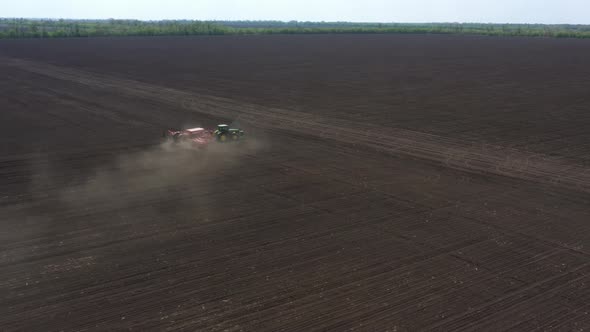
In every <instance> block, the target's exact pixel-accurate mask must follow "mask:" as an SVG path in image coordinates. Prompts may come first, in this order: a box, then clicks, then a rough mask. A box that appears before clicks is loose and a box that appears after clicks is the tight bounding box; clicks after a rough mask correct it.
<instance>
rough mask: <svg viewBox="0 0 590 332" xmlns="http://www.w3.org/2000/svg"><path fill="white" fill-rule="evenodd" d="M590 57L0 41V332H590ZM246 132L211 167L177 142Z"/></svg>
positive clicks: (582, 46) (263, 41)
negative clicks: (178, 135)
mask: <svg viewBox="0 0 590 332" xmlns="http://www.w3.org/2000/svg"><path fill="white" fill-rule="evenodd" d="M588 59H590V42H589V41H585V40H569V39H543V38H538V39H530V38H497V37H475V36H442V35H441V36H428V35H374V36H373V35H333V36H332V35H317V36H311V35H310V36H235V37H187V38H172V37H166V38H165V37H162V38H155V37H154V38H91V39H64V40H12V41H7V40H5V41H0V73H1V75H2V80H0V130H1V132H2V140H0V152H1V154H0V330H2V331H50V330H51V331H53V330H56V331H59V330H65V331H105V330H128V329H131V330H137V331H144V330H166V331H167V330H185V331H351V330H356V331H405V330H410V331H418V330H435V331H462V330H465V331H473V330H477V331H483V330H489V331H500V330H520V331H530V330H555V331H582V330H586V329H590V314H589V312H590V286H589V285H590V251H589V250H588V248H589V246H590V168H589V167H590V165H589V163H590V131H588V128H590V111H589V110H590V97H589V94H588V91H590V63H589V62H588ZM218 123H230V124H232V125H233V126H239V127H241V128H244V129H245V130H246V132H247V135H248V137H247V139H246V140H244V141H242V142H239V143H236V144H220V143H219V144H212V145H211V146H209V148H208V149H206V150H202V151H197V150H193V149H189V148H186V147H184V146H176V145H173V144H170V143H165V142H164V143H163V142H162V141H161V138H160V136H161V133H162V130H164V129H167V128H179V127H196V126H205V127H214V126H215V125H216V124H218Z"/></svg>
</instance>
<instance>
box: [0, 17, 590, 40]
mask: <svg viewBox="0 0 590 332" xmlns="http://www.w3.org/2000/svg"><path fill="white" fill-rule="evenodd" d="M326 33H332V34H344V33H356V34H376V33H417V34H418V33H419V34H424V33H430V34H473V35H488V36H529V37H568V38H590V25H567V24H562V25H543V24H481V23H352V22H299V21H289V22H281V21H211V22H208V21H194V20H164V21H139V20H114V19H109V20H63V19H61V20H50V19H23V18H4V19H0V38H63V37H98V36H179V35H180V36H189V35H242V34H326Z"/></svg>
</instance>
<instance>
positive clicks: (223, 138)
mask: <svg viewBox="0 0 590 332" xmlns="http://www.w3.org/2000/svg"><path fill="white" fill-rule="evenodd" d="M219 141H220V142H226V141H227V135H226V134H223V135H220V136H219Z"/></svg>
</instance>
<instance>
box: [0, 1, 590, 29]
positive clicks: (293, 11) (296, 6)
mask: <svg viewBox="0 0 590 332" xmlns="http://www.w3.org/2000/svg"><path fill="white" fill-rule="evenodd" d="M0 17H25V18H129V19H141V20H158V19H195V20H280V21H290V20H297V21H350V22H417V23H419V22H481V23H545V24H559V23H571V24H590V0H347V1H342V0H98V1H97V0H51V1H49V0H18V1H14V0H0Z"/></svg>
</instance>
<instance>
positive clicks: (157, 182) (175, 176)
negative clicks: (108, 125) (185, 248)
mask: <svg viewBox="0 0 590 332" xmlns="http://www.w3.org/2000/svg"><path fill="white" fill-rule="evenodd" d="M266 146H267V144H265V143H264V142H262V141H260V140H256V139H250V138H248V139H245V140H243V141H240V142H236V143H226V144H223V143H217V142H213V143H211V144H209V145H208V146H207V147H206V148H204V149H199V148H195V147H194V146H191V145H190V143H187V142H178V143H174V142H171V141H164V142H162V143H161V144H159V145H157V146H155V147H153V148H150V149H148V150H144V151H140V152H133V153H130V154H124V155H120V156H118V157H117V158H116V160H115V162H114V163H111V164H110V165H107V166H103V167H99V168H97V169H95V170H94V171H93V174H92V175H91V176H89V178H88V179H87V180H86V181H85V182H83V183H82V184H78V185H74V186H70V187H67V188H64V189H63V190H62V191H61V192H60V195H59V197H60V201H61V202H63V203H65V204H67V205H68V206H69V207H71V208H80V207H82V206H86V207H88V208H92V209H100V207H101V206H105V207H108V208H109V209H112V208H117V207H118V206H120V207H123V206H129V205H133V204H134V203H139V202H145V199H146V198H147V199H148V201H150V200H151V201H152V202H153V203H157V202H158V200H159V199H160V198H161V199H167V200H170V199H174V200H177V201H181V200H185V199H186V197H183V192H191V193H193V194H194V191H195V188H197V186H198V191H199V192H203V193H205V192H207V191H208V190H210V189H211V188H209V187H210V186H211V185H212V184H213V183H215V179H216V178H218V177H220V176H221V174H223V172H225V171H228V170H230V171H231V170H232V169H239V168H238V167H239V166H240V165H241V164H242V163H247V159H248V157H250V156H252V155H255V154H256V153H258V152H260V151H262V150H264V149H265V147H266ZM191 203H194V202H191ZM200 203H203V204H199V205H200V206H205V205H206V204H205V203H204V202H200Z"/></svg>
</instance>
